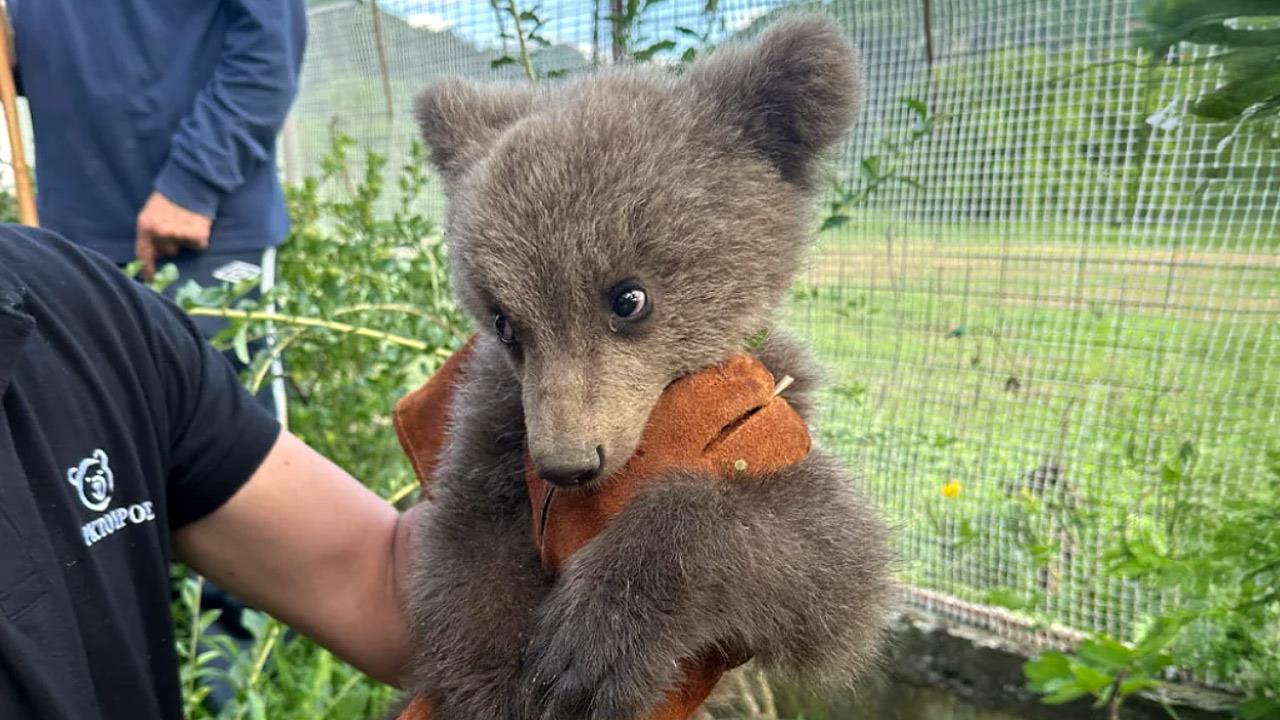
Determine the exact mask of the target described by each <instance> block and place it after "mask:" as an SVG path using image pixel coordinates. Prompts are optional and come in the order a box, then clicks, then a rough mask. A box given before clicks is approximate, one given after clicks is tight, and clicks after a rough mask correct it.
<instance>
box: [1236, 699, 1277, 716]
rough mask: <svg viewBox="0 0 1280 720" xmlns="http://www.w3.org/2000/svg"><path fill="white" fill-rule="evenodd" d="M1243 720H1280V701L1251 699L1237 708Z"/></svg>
mask: <svg viewBox="0 0 1280 720" xmlns="http://www.w3.org/2000/svg"><path fill="white" fill-rule="evenodd" d="M1236 714H1237V715H1239V716H1240V717H1241V718H1242V720H1276V718H1280V700H1272V699H1270V698H1251V699H1249V700H1246V701H1245V702H1243V703H1241V704H1240V706H1239V707H1237V708H1236Z"/></svg>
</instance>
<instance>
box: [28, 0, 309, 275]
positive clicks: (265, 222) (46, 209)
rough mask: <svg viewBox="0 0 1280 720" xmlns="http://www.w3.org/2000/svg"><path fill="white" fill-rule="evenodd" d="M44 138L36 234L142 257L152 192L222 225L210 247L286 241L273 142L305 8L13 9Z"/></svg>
mask: <svg viewBox="0 0 1280 720" xmlns="http://www.w3.org/2000/svg"><path fill="white" fill-rule="evenodd" d="M8 6H9V14H10V17H11V19H12V23H13V32H14V40H15V45H16V52H17V59H18V73H19V80H20V83H21V86H22V89H23V92H24V94H25V95H26V96H27V99H28V101H29V103H30V107H31V116H32V124H33V125H34V129H35V145H36V157H35V174H36V185H37V204H38V206H39V212H40V223H41V225H43V226H45V227H47V228H49V229H51V230H54V231H56V232H58V233H60V234H62V235H63V236H65V237H67V238H69V239H71V240H72V241H74V242H77V243H79V244H81V245H84V246H87V247H90V248H92V249H94V250H97V251H98V252H101V253H103V254H104V255H106V256H107V257H109V258H110V259H112V260H114V261H116V262H124V261H127V260H131V259H133V255H134V240H135V235H136V220H137V215H138V211H139V210H141V209H142V205H143V203H144V202H145V201H146V199H147V197H148V196H149V195H150V194H151V192H152V191H153V190H158V191H159V192H160V193H161V194H163V195H164V196H165V197H167V198H168V199H170V200H172V201H173V202H175V203H177V204H179V205H181V206H183V207H185V208H187V209H188V210H192V211H195V212H198V213H200V214H202V215H206V216H210V217H213V218H214V222H213V232H212V235H211V237H210V247H211V248H213V249H222V250H251V249H256V248H265V247H269V246H273V245H277V244H279V243H280V242H281V241H282V240H283V239H284V237H285V235H286V234H287V232H288V229H289V219H288V216H287V214H286V212H285V207H284V197H283V194H282V192H281V190H280V181H279V178H278V175H277V171H276V161H275V156H276V153H275V144H276V137H277V135H278V133H279V131H280V128H281V127H282V126H283V124H284V120H285V116H286V115H287V113H288V110H289V105H290V103H291V102H292V101H293V97H294V94H295V92H296V90H297V81H298V72H299V68H300V66H301V64H302V52H303V46H304V44H305V42H306V11H305V8H304V5H303V0H8Z"/></svg>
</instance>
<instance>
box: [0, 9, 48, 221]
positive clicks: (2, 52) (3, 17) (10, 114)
mask: <svg viewBox="0 0 1280 720" xmlns="http://www.w3.org/2000/svg"><path fill="white" fill-rule="evenodd" d="M0 102H2V103H3V105H4V124H5V127H6V128H7V129H8V130H9V157H10V158H12V159H13V179H14V183H15V185H16V186H17V191H18V219H19V220H21V221H22V224H23V225H30V226H32V227H38V226H39V225H40V219H39V218H38V217H37V216H36V195H35V189H34V188H32V187H31V169H30V168H28V167H27V153H26V148H25V146H23V144H22V127H21V126H20V125H19V123H18V90H17V88H16V87H14V83H13V48H12V47H11V46H10V43H9V14H8V12H7V11H6V9H5V6H4V3H0Z"/></svg>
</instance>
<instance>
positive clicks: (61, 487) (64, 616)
mask: <svg viewBox="0 0 1280 720" xmlns="http://www.w3.org/2000/svg"><path fill="white" fill-rule="evenodd" d="M0 407H2V412H0V718H3V719H4V720H9V719H10V718H13V719H17V718H24V719H25V718H41V719H48V720H63V719H66V720H91V719H93V718H128V719H129V720H150V719H152V718H166V719H169V718H172V719H174V720H177V719H178V718H181V716H182V703H181V697H180V687H179V682H178V668H177V658H176V653H175V649H174V630H173V623H172V619H171V617H170V612H169V599H170V587H169V570H168V562H169V559H170V533H171V532H172V531H173V530H175V529H177V528H178V527H181V526H182V525H183V524H186V523H189V522H192V521H194V520H197V519H199V518H201V517H203V516H205V515H207V514H209V513H210V512H213V511H214V510H216V509H217V508H218V507H219V506H221V505H222V504H223V503H224V502H226V500H227V499H228V498H230V497H231V496H232V495H233V494H234V493H235V492H236V490H238V489H239V488H240V486H241V485H243V484H244V482H245V481H246V480H248V478H249V476H250V475H251V474H252V473H253V471H254V470H256V469H257V467H258V465H259V464H260V463H261V462H262V459H263V458H264V457H265V456H266V454H267V452H268V450H269V449H270V448H271V446H272V444H273V443H274V442H275V439H276V437H277V435H278V434H279V426H278V425H277V423H276V422H275V420H273V419H272V418H271V417H270V416H269V415H268V414H267V413H266V412H265V411H264V410H262V409H261V408H260V407H259V406H258V405H257V404H256V403H254V401H253V399H252V398H251V397H250V396H249V395H248V394H247V393H246V392H244V391H243V390H242V389H241V388H240V386H239V384H238V383H237V380H236V377H235V374H234V373H233V372H232V370H231V368H230V367H229V366H228V364H227V362H226V361H225V360H224V359H223V358H222V356H221V355H220V354H218V353H217V352H215V351H213V350H212V349H211V348H209V347H208V345H207V344H206V343H205V342H204V341H203V340H202V339H201V338H200V335H199V333H198V332H197V331H196V330H195V328H194V327H193V325H192V324H191V322H190V321H189V320H188V318H187V317H186V316H185V315H184V314H183V313H182V311H181V310H179V309H178V308H176V307H175V306H174V305H172V304H171V303H169V302H168V301H166V300H164V299H163V298H161V297H159V296H157V295H156V294H154V293H153V292H151V291H150V290H148V289H147V288H144V287H142V286H140V285H138V284H137V283H134V282H132V281H130V280H129V279H128V278H126V277H124V275H123V274H122V273H120V271H119V270H117V269H116V268H115V267H114V266H113V265H111V264H110V263H108V262H107V261H106V260H105V259H103V258H101V257H99V256H97V255H94V254H92V253H90V252H86V251H83V250H81V249H79V248H76V247H75V246H73V245H71V244H70V243H68V242H66V241H64V240H62V239H60V238H58V237H56V236H54V235H51V234H49V233H42V232H39V231H34V230H30V229H26V228H16V227H8V226H0Z"/></svg>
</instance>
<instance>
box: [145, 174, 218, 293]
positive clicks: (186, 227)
mask: <svg viewBox="0 0 1280 720" xmlns="http://www.w3.org/2000/svg"><path fill="white" fill-rule="evenodd" d="M212 227H213V219H212V218H207V217H205V216H204V215H201V214H199V213H195V212H191V211H190V210H188V209H186V208H184V207H182V206H181V205H178V204H177V203H175V202H173V201H172V200H170V199H169V198H167V197H165V196H164V195H161V194H160V193H158V192H153V193H151V197H149V198H147V203H146V204H145V205H143V206H142V210H141V211H140V212H139V213H138V235H137V241H136V243H135V245H134V256H135V257H136V258H137V259H138V260H141V261H142V276H143V277H145V278H146V279H148V280H150V279H151V278H152V277H153V276H154V275H155V274H156V258H167V257H173V256H174V255H177V254H178V250H180V249H181V248H184V247H188V248H191V249H192V250H205V249H207V248H208V247H209V231H210V229H212Z"/></svg>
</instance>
